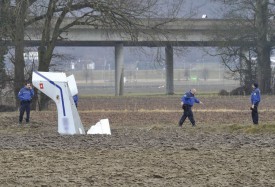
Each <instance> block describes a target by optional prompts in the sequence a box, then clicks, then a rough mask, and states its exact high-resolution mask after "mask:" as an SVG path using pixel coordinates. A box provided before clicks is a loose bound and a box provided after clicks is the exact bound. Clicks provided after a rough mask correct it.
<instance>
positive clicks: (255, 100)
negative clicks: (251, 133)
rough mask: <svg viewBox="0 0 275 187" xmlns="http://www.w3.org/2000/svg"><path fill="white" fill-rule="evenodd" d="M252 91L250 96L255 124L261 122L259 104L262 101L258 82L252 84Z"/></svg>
mask: <svg viewBox="0 0 275 187" xmlns="http://www.w3.org/2000/svg"><path fill="white" fill-rule="evenodd" d="M252 89H253V90H252V92H251V96H250V100H251V108H250V109H251V111H252V112H251V115H252V121H253V124H254V125H258V123H259V114H258V106H259V103H260V101H261V91H260V89H259V88H258V84H257V83H254V84H252Z"/></svg>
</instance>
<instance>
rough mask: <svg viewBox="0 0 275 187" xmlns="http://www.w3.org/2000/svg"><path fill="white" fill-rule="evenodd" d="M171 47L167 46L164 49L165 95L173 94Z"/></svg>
mask: <svg viewBox="0 0 275 187" xmlns="http://www.w3.org/2000/svg"><path fill="white" fill-rule="evenodd" d="M173 55H174V53H173V46H171V45H168V46H166V47H165V56H166V62H165V63H166V94H167V95H173V94H174V57H173Z"/></svg>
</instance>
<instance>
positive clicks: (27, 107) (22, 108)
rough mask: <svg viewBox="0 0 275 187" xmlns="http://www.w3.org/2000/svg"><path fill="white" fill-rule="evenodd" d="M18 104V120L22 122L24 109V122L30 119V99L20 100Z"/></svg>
mask: <svg viewBox="0 0 275 187" xmlns="http://www.w3.org/2000/svg"><path fill="white" fill-rule="evenodd" d="M20 104H21V106H20V115H19V122H22V120H23V116H24V113H25V111H26V114H27V117H26V122H27V123H28V122H29V121H30V111H31V102H30V101H21V103H20Z"/></svg>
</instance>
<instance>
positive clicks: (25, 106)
mask: <svg viewBox="0 0 275 187" xmlns="http://www.w3.org/2000/svg"><path fill="white" fill-rule="evenodd" d="M33 96H34V91H33V88H32V86H31V84H30V83H26V84H25V86H24V87H23V88H21V90H20V91H19V93H18V98H19V100H20V115H19V124H21V123H22V120H23V116H24V113H25V111H26V114H27V116H26V123H29V121H30V111H31V107H30V104H31V100H32V97H33Z"/></svg>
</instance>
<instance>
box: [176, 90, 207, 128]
mask: <svg viewBox="0 0 275 187" xmlns="http://www.w3.org/2000/svg"><path fill="white" fill-rule="evenodd" d="M196 92H197V91H196V89H194V88H193V89H192V90H190V91H189V92H186V93H185V94H184V95H183V97H182V98H181V105H182V109H183V115H182V117H181V118H180V121H179V126H180V127H182V125H183V123H184V121H185V119H186V118H187V117H188V119H189V120H190V122H191V123H192V126H193V127H194V126H196V122H195V119H194V116H193V111H192V106H193V105H194V103H199V104H203V103H202V102H201V101H200V100H198V99H197V98H196V97H195V94H196Z"/></svg>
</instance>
